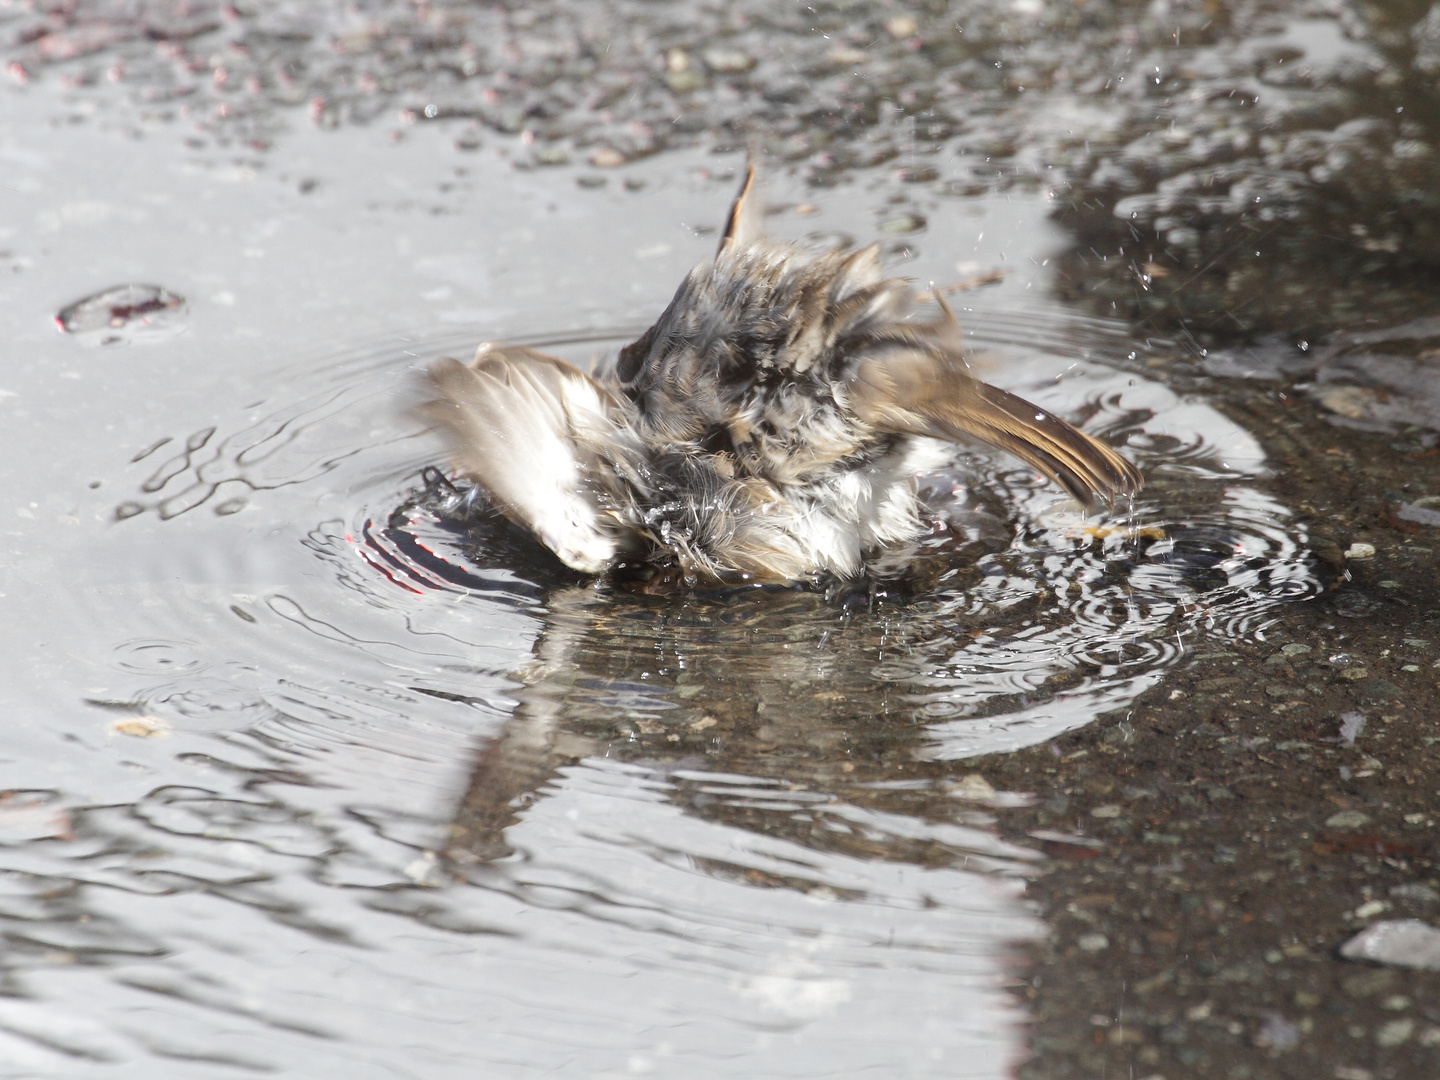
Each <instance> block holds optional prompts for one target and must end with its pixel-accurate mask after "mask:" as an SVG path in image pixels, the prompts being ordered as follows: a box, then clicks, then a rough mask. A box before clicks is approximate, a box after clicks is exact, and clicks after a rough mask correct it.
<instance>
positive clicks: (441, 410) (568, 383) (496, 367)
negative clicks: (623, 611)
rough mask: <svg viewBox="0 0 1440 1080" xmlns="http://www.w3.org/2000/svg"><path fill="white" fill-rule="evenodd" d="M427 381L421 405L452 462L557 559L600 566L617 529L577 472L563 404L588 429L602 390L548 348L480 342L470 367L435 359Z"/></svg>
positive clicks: (599, 413)
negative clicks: (427, 394) (443, 436)
mask: <svg viewBox="0 0 1440 1080" xmlns="http://www.w3.org/2000/svg"><path fill="white" fill-rule="evenodd" d="M430 382H431V384H432V386H433V387H434V390H435V392H436V397H435V399H434V400H433V401H430V402H428V403H426V404H425V405H424V406H422V407H421V411H422V412H423V413H424V414H425V415H426V416H427V417H428V418H429V419H431V420H433V421H434V422H436V423H437V424H439V425H440V427H441V428H442V429H444V430H445V432H446V433H447V434H448V435H449V436H450V440H451V444H452V447H453V452H454V460H455V464H456V465H457V466H458V467H459V468H460V469H461V470H462V471H463V472H464V473H465V474H466V475H468V476H470V477H471V478H472V479H474V480H475V481H476V482H477V483H479V484H480V485H482V486H483V487H484V488H485V489H486V490H488V491H489V492H490V494H491V495H493V496H494V497H495V500H496V502H497V503H498V504H499V505H500V507H501V508H502V509H503V510H504V511H505V514H506V516H508V517H509V518H510V519H511V520H512V521H514V522H515V523H516V524H517V525H520V526H522V527H524V528H527V529H529V530H530V531H531V532H533V533H534V534H535V536H536V537H537V538H538V539H539V540H540V541H541V543H543V544H544V545H545V546H546V547H548V548H549V549H550V550H551V551H553V552H554V553H555V554H556V555H557V556H559V557H560V559H561V561H562V562H564V563H565V564H566V565H568V566H572V567H574V568H575V569H576V570H580V571H582V572H584V573H589V574H596V573H600V572H601V571H603V570H604V569H605V567H606V566H607V565H608V564H609V562H610V561H611V560H612V559H613V558H614V557H615V556H616V555H617V554H618V552H619V550H620V546H621V545H620V538H619V536H618V535H617V533H616V531H615V529H614V528H613V527H612V525H611V523H610V521H609V520H608V519H607V518H606V517H605V515H604V514H603V513H602V511H601V508H600V506H599V504H598V502H597V501H596V497H595V494H594V492H593V491H592V489H591V487H590V486H589V484H588V483H587V482H586V480H587V478H586V476H585V468H584V466H585V464H586V459H587V458H588V457H589V456H590V455H589V453H588V452H586V451H584V450H582V449H581V448H580V447H579V446H578V445H577V443H576V439H575V436H574V432H573V429H572V423H571V412H572V410H573V411H574V412H575V413H577V414H583V415H584V417H585V421H586V424H587V425H588V426H589V427H590V428H591V429H593V428H595V427H596V426H598V425H599V424H600V423H601V422H602V421H603V420H604V418H605V408H604V402H605V401H606V400H607V399H608V395H606V394H605V392H604V391H603V390H602V389H600V387H598V386H597V385H595V383H594V382H593V381H592V380H591V379H589V377H588V376H586V375H584V374H583V373H581V372H579V371H577V370H575V369H574V368H572V367H570V366H569V365H567V364H564V363H563V362H562V361H559V360H556V359H554V358H553V357H548V356H545V355H544V354H542V353H537V352H534V351H532V350H530V349H523V348H509V347H496V346H484V345H482V346H481V347H480V350H479V352H477V354H476V357H475V363H474V365H473V366H471V367H466V366H465V365H464V364H461V363H460V362H459V361H458V360H452V359H449V358H448V357H447V358H445V359H442V360H439V361H437V362H436V363H435V365H434V366H433V367H432V368H431V369H430ZM593 433H594V432H593V430H592V432H591V434H593Z"/></svg>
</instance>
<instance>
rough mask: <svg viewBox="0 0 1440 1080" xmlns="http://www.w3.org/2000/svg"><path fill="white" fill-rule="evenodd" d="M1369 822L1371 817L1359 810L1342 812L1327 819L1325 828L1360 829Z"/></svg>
mask: <svg viewBox="0 0 1440 1080" xmlns="http://www.w3.org/2000/svg"><path fill="white" fill-rule="evenodd" d="M1369 822H1370V815H1368V814H1362V813H1361V812H1360V811H1359V810H1341V811H1340V812H1339V813H1338V814H1331V815H1330V816H1329V817H1328V818H1326V819H1325V826H1326V828H1330V829H1358V828H1360V826H1362V825H1368V824H1369Z"/></svg>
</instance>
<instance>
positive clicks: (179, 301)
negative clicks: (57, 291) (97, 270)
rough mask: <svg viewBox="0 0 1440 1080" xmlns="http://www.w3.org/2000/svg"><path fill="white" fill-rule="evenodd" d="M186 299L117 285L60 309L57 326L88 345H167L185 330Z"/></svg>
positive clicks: (153, 287)
mask: <svg viewBox="0 0 1440 1080" xmlns="http://www.w3.org/2000/svg"><path fill="white" fill-rule="evenodd" d="M187 313H188V312H187V308H186V304H185V298H184V297H183V296H180V295H179V294H178V293H172V292H170V291H169V290H168V289H162V288H161V287H160V286H159V285H117V286H116V287H115V288H113V289H106V290H105V291H104V292H99V293H96V294H95V295H94V296H87V297H85V299H83V300H77V301H75V303H73V304H70V305H68V306H66V307H63V308H61V309H60V311H59V312H58V313H57V314H56V316H55V325H56V326H58V327H59V328H60V330H61V332H62V333H66V334H73V335H75V337H76V338H77V339H78V340H80V341H83V342H85V343H86V344H87V345H128V344H129V343H130V342H132V341H163V340H165V339H166V338H170V337H174V336H175V335H176V334H178V333H180V332H181V331H182V330H184V329H185V322H186V315H187Z"/></svg>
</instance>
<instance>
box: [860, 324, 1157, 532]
mask: <svg viewBox="0 0 1440 1080" xmlns="http://www.w3.org/2000/svg"><path fill="white" fill-rule="evenodd" d="M941 303H942V307H943V304H944V302H943V301H941ZM943 310H944V313H945V319H944V321H943V322H941V323H938V324H935V325H934V326H933V327H923V326H922V327H918V328H917V329H922V330H925V331H934V332H935V333H934V335H933V338H932V340H925V338H926V337H930V335H929V334H926V335H924V336H917V337H916V338H915V339H914V340H913V341H909V342H907V341H905V340H903V339H899V340H895V341H893V342H891V343H890V344H889V346H888V347H882V348H878V349H877V348H875V347H874V346H873V345H872V346H871V348H870V349H868V350H867V353H868V355H863V356H862V358H861V359H860V360H859V361H858V362H857V363H856V364H855V366H854V368H853V369H852V370H851V373H850V374H849V376H848V378H847V379H846V382H845V389H846V397H847V399H848V402H849V405H850V408H851V409H852V410H853V411H854V412H855V414H856V415H857V416H858V417H859V418H860V419H861V420H863V421H865V422H866V423H868V424H870V425H871V426H872V427H874V428H876V429H877V430H880V431H887V432H893V433H895V434H909V435H928V436H930V437H931V438H937V439H949V440H951V441H953V442H963V441H965V440H966V439H979V440H980V441H981V442H985V443H989V444H990V445H991V446H995V447H998V448H1000V449H1001V450H1008V451H1009V452H1010V453H1012V454H1014V455H1015V456H1016V457H1018V458H1020V459H1021V460H1022V461H1025V462H1027V463H1028V464H1030V465H1033V466H1034V467H1035V468H1037V469H1039V470H1040V471H1041V472H1043V473H1045V474H1046V475H1047V476H1049V477H1050V478H1051V479H1053V480H1055V481H1056V482H1057V483H1059V484H1060V486H1061V487H1063V488H1064V489H1065V490H1066V491H1068V492H1069V493H1070V494H1071V495H1073V496H1074V497H1075V498H1076V499H1078V500H1079V501H1080V502H1081V503H1083V504H1084V505H1085V507H1086V508H1087V509H1090V508H1093V507H1094V505H1095V503H1096V501H1097V499H1099V500H1104V501H1105V502H1108V503H1110V504H1112V505H1113V504H1114V502H1115V499H1116V498H1117V497H1118V496H1121V495H1133V494H1134V493H1135V492H1137V491H1139V490H1140V488H1141V486H1142V485H1143V484H1144V479H1143V478H1142V477H1141V475H1140V470H1139V469H1137V468H1136V467H1135V466H1134V465H1132V464H1131V463H1130V462H1129V461H1126V460H1125V458H1123V457H1121V456H1120V455H1119V454H1118V453H1116V452H1115V451H1114V450H1112V449H1111V448H1110V447H1108V446H1106V445H1105V444H1104V443H1102V442H1099V441H1098V440H1096V439H1093V438H1091V437H1090V436H1089V435H1086V434H1085V433H1084V432H1083V431H1080V430H1079V429H1078V428H1076V427H1074V426H1072V425H1071V424H1067V423H1066V422H1065V421H1064V420H1061V419H1060V418H1059V417H1057V416H1053V415H1051V414H1050V413H1049V412H1047V411H1046V410H1045V409H1042V408H1040V407H1039V406H1038V405H1033V404H1031V403H1030V402H1028V401H1026V400H1025V399H1024V398H1022V397H1017V396H1016V395H1015V394H1012V393H1010V392H1009V391H1007V390H1001V389H1000V388H999V387H996V386H991V385H990V384H989V383H985V382H982V381H980V380H979V379H977V378H975V376H973V375H971V374H970V372H969V366H968V365H967V364H966V363H965V359H964V357H963V355H962V354H961V353H960V352H959V351H958V350H957V349H955V348H953V347H951V345H950V341H951V340H958V333H959V326H958V324H955V323H954V314H953V313H952V312H951V311H950V310H949V308H948V307H943Z"/></svg>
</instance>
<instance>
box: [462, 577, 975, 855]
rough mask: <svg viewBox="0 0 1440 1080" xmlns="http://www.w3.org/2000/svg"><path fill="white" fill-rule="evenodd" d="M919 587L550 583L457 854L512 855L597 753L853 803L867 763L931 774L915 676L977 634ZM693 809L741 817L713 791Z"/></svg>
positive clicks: (897, 775) (773, 819)
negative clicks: (916, 595)
mask: <svg viewBox="0 0 1440 1080" xmlns="http://www.w3.org/2000/svg"><path fill="white" fill-rule="evenodd" d="M952 569H954V568H953V567H952ZM970 570H972V571H973V566H972V567H970ZM913 592H914V583H913V582H907V583H903V584H900V585H896V584H894V583H891V584H889V585H886V586H875V585H873V584H872V585H870V586H868V587H860V588H858V589H857V590H856V591H855V592H853V593H851V594H849V595H847V596H835V595H830V596H826V595H823V594H821V593H818V592H802V591H794V590H783V591H767V592H761V591H758V590H745V591H737V592H735V593H731V594H728V595H724V594H721V595H712V596H691V595H686V596H671V597H648V596H638V597H636V596H630V595H628V594H625V593H623V592H621V591H619V590H609V589H605V590H597V589H596V588H594V587H585V586H578V585H569V586H563V587H559V588H556V589H554V590H553V591H552V592H551V593H549V595H548V597H547V600H546V603H545V609H546V615H545V626H544V629H543V631H542V633H541V634H540V635H539V637H538V639H537V641H536V644H535V646H534V654H533V657H534V658H533V661H532V662H531V663H530V664H529V665H528V666H527V668H526V669H525V670H524V671H522V672H520V673H517V676H518V677H519V678H521V679H523V686H522V687H521V688H520V689H519V690H518V692H517V693H516V695H515V696H516V697H517V699H518V704H517V706H516V708H515V710H514V712H513V714H512V715H511V717H510V719H509V721H508V722H507V724H506V726H505V728H504V730H503V732H502V733H501V734H500V735H499V736H498V737H496V738H493V739H492V740H490V741H489V742H487V743H486V744H485V745H484V746H483V747H482V748H481V749H480V750H479V752H478V753H477V756H476V759H475V764H474V768H473V770H472V772H471V774H470V779H469V784H468V786H467V790H466V792H465V795H464V797H463V799H462V800H461V802H460V805H459V809H458V812H457V814H456V816H455V819H454V822H453V825H452V835H451V843H450V851H449V854H450V856H451V858H453V859H454V860H456V861H457V862H461V863H465V862H469V863H473V862H483V861H489V860H492V859H495V858H498V857H502V856H504V855H507V854H510V853H511V848H510V846H509V845H508V844H507V843H506V841H505V836H504V834H505V830H506V829H507V828H509V827H510V826H511V825H513V824H515V823H516V822H517V821H518V820H519V818H520V815H521V814H522V813H523V812H524V811H525V809H526V807H528V806H529V805H530V804H531V803H532V802H533V801H534V800H535V799H537V798H540V797H543V794H544V789H545V786H546V784H547V782H549V781H550V780H551V779H552V778H553V777H554V776H555V775H556V773H557V772H558V771H559V770H561V769H563V768H565V767H566V766H569V765H573V764H575V763H577V762H579V761H581V760H583V759H585V758H591V757H608V758H612V759H619V760H625V761H637V762H642V761H643V762H647V763H651V764H653V765H656V766H657V767H659V768H660V769H662V770H669V771H673V770H675V769H691V770H694V771H697V772H707V773H727V774H739V775H744V776H748V777H753V778H757V779H758V780H760V781H762V782H773V783H776V784H777V785H780V786H781V788H782V789H783V790H787V791H791V790H795V789H804V790H805V791H807V792H809V793H811V794H810V797H811V798H814V797H816V795H819V794H822V793H824V794H826V795H827V796H829V795H835V796H838V795H839V794H840V793H841V792H842V791H843V792H844V794H845V797H846V798H853V797H854V793H855V789H856V787H857V786H858V785H859V784H860V783H861V782H862V781H863V780H865V779H866V778H872V779H873V777H872V776H871V774H879V773H883V776H884V777H885V779H886V780H889V781H895V780H899V779H903V778H904V777H906V776H909V777H911V778H912V779H920V778H921V777H920V770H925V769H930V770H931V771H933V769H934V768H935V767H934V766H926V765H923V764H921V763H919V762H917V761H916V760H915V759H914V755H913V754H912V753H911V751H912V750H913V748H914V747H915V746H916V744H917V743H918V742H919V741H920V740H922V739H923V738H924V733H925V727H924V724H923V722H921V720H920V717H919V716H918V706H917V703H916V700H915V697H914V694H913V690H914V689H915V687H914V686H913V684H912V680H911V679H910V677H909V676H910V675H912V674H913V675H914V676H915V680H916V681H918V680H919V679H920V676H921V672H923V671H924V670H926V669H927V668H928V667H929V666H931V665H933V664H936V663H943V662H944V657H945V656H946V655H948V654H949V653H951V652H953V650H954V649H955V648H956V646H957V644H958V643H959V642H960V641H963V640H965V639H964V636H963V633H962V634H961V636H960V638H959V639H958V640H957V637H956V634H957V629H958V627H957V625H956V623H955V621H954V620H953V619H952V620H950V622H949V623H948V625H947V626H946V627H945V628H944V629H943V630H942V629H941V628H940V627H939V626H938V625H937V624H936V623H935V622H934V621H933V620H927V619H926V618H924V610H923V609H924V607H925V605H924V604H923V603H916V602H914V601H913V600H912V599H911V597H912V595H913ZM962 621H963V620H962ZM992 621H993V617H992ZM858 702H863V703H864V708H863V716H862V715H860V712H859V711H857V706H856V704H855V703H858ZM939 798H940V799H941V800H942V801H944V800H945V796H944V795H943V794H941V795H939ZM950 805H951V806H952V807H953V802H951V803H950ZM691 806H692V808H693V809H695V810H696V811H697V812H700V813H704V814H706V816H711V815H714V814H719V815H721V816H725V817H727V818H728V817H729V816H730V813H729V812H727V811H726V809H725V808H723V807H720V806H718V805H713V804H712V803H710V802H709V801H707V800H706V799H704V798H703V797H702V798H700V799H698V800H696V801H695V802H692V803H691ZM733 809H734V808H733V807H732V808H730V810H731V811H733ZM741 816H742V817H743V816H745V815H743V814H742V815H741ZM752 816H753V815H752ZM762 817H765V821H764V822H763V823H762V822H755V821H752V822H736V823H742V824H749V825H752V826H754V825H759V826H760V827H762V828H764V829H765V830H766V831H773V830H775V829H779V828H786V826H784V825H783V820H784V815H773V814H772V815H769V816H766V815H762ZM796 827H797V828H802V829H803V827H804V826H800V825H798V823H797V825H796Z"/></svg>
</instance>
